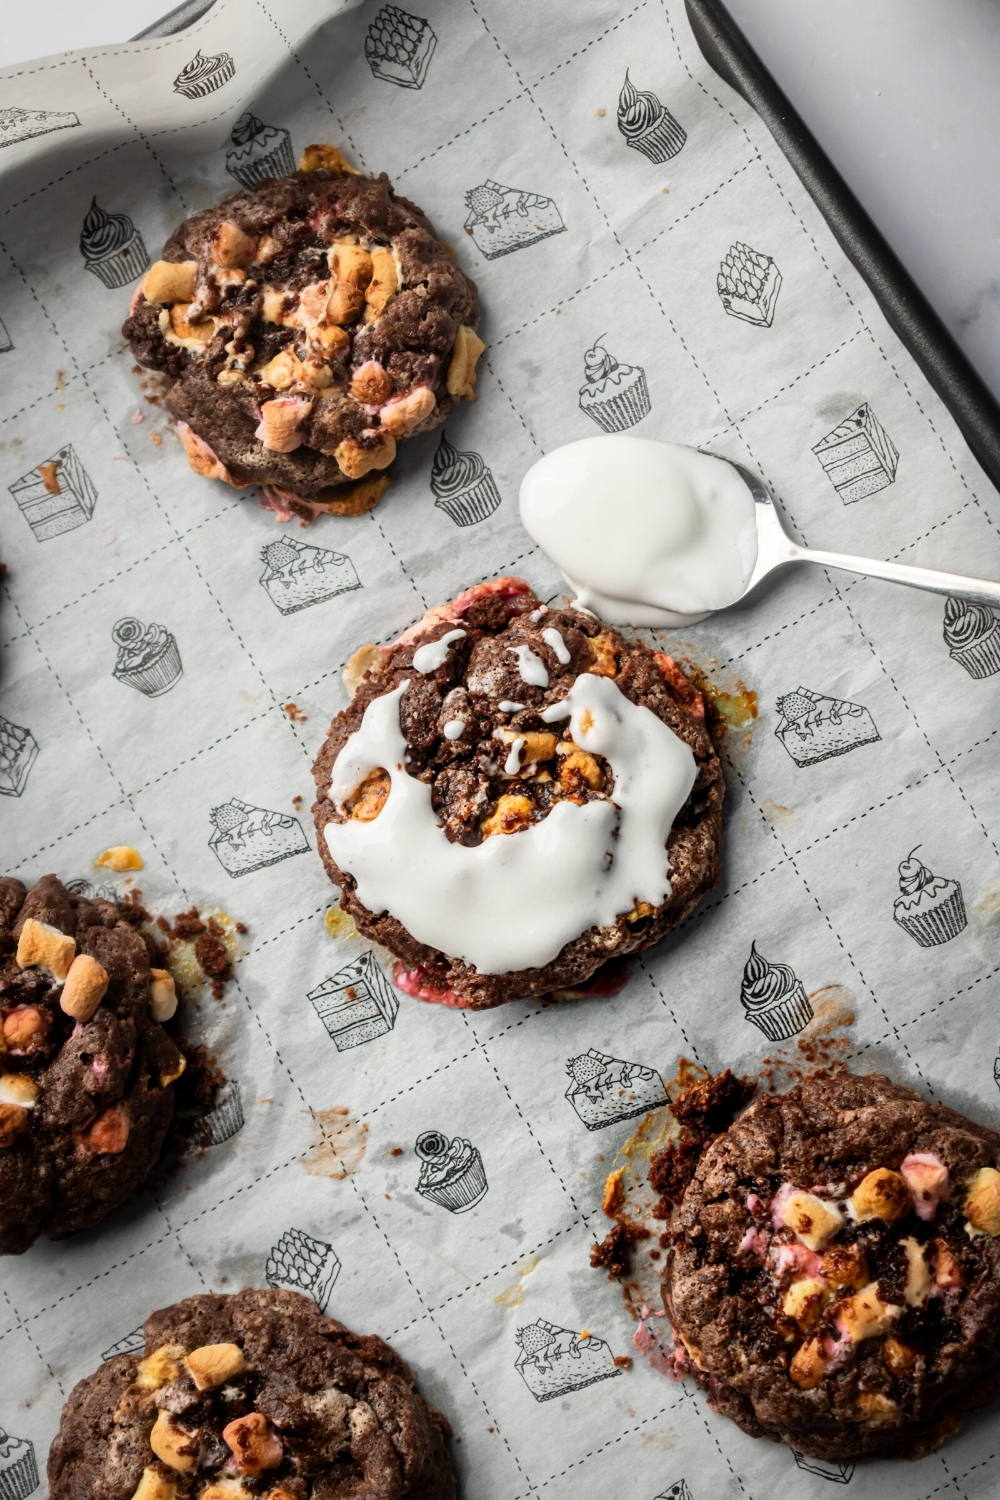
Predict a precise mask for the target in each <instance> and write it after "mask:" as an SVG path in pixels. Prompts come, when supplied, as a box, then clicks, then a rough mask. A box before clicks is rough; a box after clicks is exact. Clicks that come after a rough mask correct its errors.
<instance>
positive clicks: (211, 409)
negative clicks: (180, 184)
mask: <svg viewBox="0 0 1000 1500" xmlns="http://www.w3.org/2000/svg"><path fill="white" fill-rule="evenodd" d="M309 152H312V153H313V157H312V158H311V159H313V160H315V161H317V162H318V163H319V165H317V166H316V167H315V168H313V169H311V170H306V171H301V170H300V171H298V172H296V173H294V174H293V175H292V176H290V177H286V178H269V179H267V180H265V181H263V182H261V183H260V184H259V185H258V186H256V187H254V188H252V189H243V190H241V191H240V192H237V193H233V194H231V195H230V196H229V197H227V198H225V199H223V200H222V201H221V202H220V203H218V204H216V205H215V206H214V207H213V208H209V209H205V210H203V211H202V212H200V213H197V214H195V215H193V216H192V217H191V218H189V219H186V220H185V221H184V223H183V224H181V225H180V226H179V227H178V229H177V230H176V231H175V232H174V234H173V235H172V236H171V238H170V239H169V240H168V241H167V243H166V245H165V246H164V250H163V257H164V258H163V259H162V260H160V261H157V262H156V264H155V265H153V266H152V267H151V268H150V270H149V271H147V273H146V275H145V276H144V278H143V280H142V283H141V285H140V289H139V291H138V292H137V294H136V297H135V298H134V300H133V307H132V311H131V315H130V316H129V318H128V319H127V321H126V323H125V326H124V328H123V330H122V331H123V333H124V335H125V338H126V339H127V340H128V342H129V344H130V346H131V349H132V353H133V354H134V356H135V358H136V359H137V360H138V361H139V363H140V364H141V365H144V366H146V367H147V368H150V369H154V370H159V371H161V372H162V373H163V374H165V375H166V376H167V378H168V379H169V381H170V386H169V389H168V391H167V395H166V398H165V399H166V404H167V406H168V408H169V409H170V411H171V412H172V413H173V415H174V416H175V417H176V418H177V419H178V433H179V436H180V438H181V441H182V442H183V444H184V447H185V449H186V451H187V454H188V459H189V462H190V463H191V466H192V468H194V469H195V470H196V472H198V473H200V474H203V475H205V476H206V477H209V478H216V479H223V480H225V481H227V482H228V483H230V484H233V485H235V486H237V487H243V486H247V485H254V484H260V485H263V486H265V487H266V488H265V495H266V496H267V499H268V500H269V502H270V505H271V508H273V509H274V510H275V511H276V512H277V514H278V515H279V517H282V518H287V516H288V515H289V514H292V513H294V514H298V515H300V516H301V517H302V518H303V519H305V520H311V519H313V518H314V517H315V516H316V514H318V513H320V512H321V511H328V510H331V508H332V510H333V512H334V513H342V514H357V513H359V512H360V511H362V510H364V509H366V508H368V507H370V506H371V505H372V504H375V503H377V500H378V498H379V497H380V495H381V492H382V488H383V487H384V484H383V485H381V486H380V485H379V484H378V480H379V478H380V477H381V476H382V474H383V471H384V470H385V469H386V468H387V467H388V466H389V464H391V463H392V461H393V458H394V457H395V454H396V445H397V443H398V442H400V441H402V440H403V439H405V438H406V437H409V436H411V435H412V434H414V433H418V432H425V431H427V430H429V429H430V428H433V427H436V426H437V425H438V424H439V423H440V422H443V421H444V419H445V418H446V417H447V415H448V414H449V412H450V411H451V410H452V409H453V408H454V406H455V404H456V403H457V402H459V401H461V400H462V399H463V398H464V399H472V398H473V396H474V387H475V378H476V377H475V370H476V361H477V359H478V357H479V354H480V353H481V352H482V349H483V344H482V343H481V341H480V340H479V338H478V337H477V335H476V333H475V328H476V325H477V323H478V320H479V305H478V301H477V296H476V289H475V286H474V285H473V283H472V282H471V281H470V280H469V279H468V277H466V276H465V275H464V273H463V272H462V271H461V270H460V269H459V268H458V266H457V265H456V263H455V260H454V258H453V256H452V255H451V254H450V253H449V251H448V250H447V249H446V247H445V246H444V245H443V244H442V243H441V242H440V241H439V240H438V239H437V238H436V236H435V234H434V231H433V229H432V227H431V225H430V224H429V222H428V220H427V219H426V218H425V216H424V214H423V213H422V211H421V210H420V209H419V208H417V207H416V205H415V204H412V203H410V202H409V201H408V200H407V199H405V198H401V197H398V196H397V195H396V194H395V193H394V192H393V190H392V187H391V185H390V183H389V180H388V178H387V177H386V176H385V174H384V173H383V174H382V175H381V176H380V177H377V178H371V177H364V176H361V175H359V174H357V173H354V172H352V171H351V170H350V169H347V168H346V166H344V165H343V164H342V159H340V161H341V165H338V164H337V162H338V159H339V153H337V152H333V151H331V150H330V149H329V148H309ZM309 152H307V155H306V157H304V158H303V160H304V161H306V160H309V159H310V157H309ZM327 161H329V162H331V163H332V166H331V167H327V166H323V165H322V163H323V162H327ZM352 485H353V488H348V487H349V486H352Z"/></svg>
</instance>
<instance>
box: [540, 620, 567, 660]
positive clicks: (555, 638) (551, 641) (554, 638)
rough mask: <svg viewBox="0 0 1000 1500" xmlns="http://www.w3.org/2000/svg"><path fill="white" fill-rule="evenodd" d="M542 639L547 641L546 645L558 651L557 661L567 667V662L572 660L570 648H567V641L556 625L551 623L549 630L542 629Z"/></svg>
mask: <svg viewBox="0 0 1000 1500" xmlns="http://www.w3.org/2000/svg"><path fill="white" fill-rule="evenodd" d="M542 640H543V641H544V642H545V644H546V646H551V647H552V649H553V651H554V652H555V653H556V661H557V662H558V663H559V665H560V666H561V667H565V666H566V665H567V663H568V662H570V661H571V660H572V657H571V656H570V653H569V650H568V649H567V646H566V642H565V641H564V640H563V638H562V636H561V635H560V634H559V632H558V630H556V628H555V626H554V625H550V626H549V628H548V630H543V631H542Z"/></svg>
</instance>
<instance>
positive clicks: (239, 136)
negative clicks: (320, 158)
mask: <svg viewBox="0 0 1000 1500" xmlns="http://www.w3.org/2000/svg"><path fill="white" fill-rule="evenodd" d="M230 140H231V141H232V143H233V144H232V146H231V147H230V149H229V150H228V151H227V152H226V171H227V172H228V173H229V175H230V177H235V178H236V181H237V182H240V183H242V184H243V186H244V187H245V188H252V187H255V186H256V184H257V183H258V182H262V181H263V179H264V178H265V177H289V176H291V174H292V173H293V172H294V171H295V157H294V156H293V155H292V138H291V136H290V135H289V134H288V131H287V130H282V128H281V126H280V125H264V124H263V123H262V122H261V121H260V120H258V118H257V116H256V115H255V114H252V113H251V112H250V110H247V112H246V114H245V115H240V117H239V119H238V120H237V121H236V124H235V125H234V126H233V129H232V134H231V135H230Z"/></svg>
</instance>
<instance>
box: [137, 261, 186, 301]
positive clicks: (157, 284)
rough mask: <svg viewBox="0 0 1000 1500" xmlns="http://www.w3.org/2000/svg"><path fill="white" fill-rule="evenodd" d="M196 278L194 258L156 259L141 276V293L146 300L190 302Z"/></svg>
mask: <svg viewBox="0 0 1000 1500" xmlns="http://www.w3.org/2000/svg"><path fill="white" fill-rule="evenodd" d="M197 280H198V262H197V261H196V260H180V261H174V260H157V261H154V262H153V264H152V265H151V266H150V268H149V270H148V271H147V272H146V274H145V276H144V277H143V278H142V295H143V296H144V297H145V299H146V301H147V302H159V303H161V304H166V303H168V302H190V301H191V298H192V297H193V296H194V289H195V285H196V283H197Z"/></svg>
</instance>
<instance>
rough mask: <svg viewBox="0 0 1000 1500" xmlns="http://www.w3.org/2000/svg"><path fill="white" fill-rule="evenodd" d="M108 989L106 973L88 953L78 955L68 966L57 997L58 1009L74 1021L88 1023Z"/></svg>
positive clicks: (102, 966) (101, 965)
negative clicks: (60, 992) (60, 991)
mask: <svg viewBox="0 0 1000 1500" xmlns="http://www.w3.org/2000/svg"><path fill="white" fill-rule="evenodd" d="M107 988H108V971H107V969H106V968H105V967H104V965H103V964H99V963H98V962H97V959H96V958H91V956H90V954H89V953H78V954H77V955H76V957H75V958H74V960H73V962H72V963H71V964H70V966H69V973H68V974H67V975H66V983H65V984H64V985H63V989H62V994H61V995H60V996H59V1008H60V1010H62V1011H64V1012H65V1013H66V1015H67V1016H72V1017H73V1019H74V1021H89V1020H90V1018H91V1016H92V1015H93V1014H94V1011H95V1010H96V1009H97V1007H98V1006H99V1005H100V1003H101V1001H102V1000H103V999H104V995H105V992H106V991H107Z"/></svg>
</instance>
